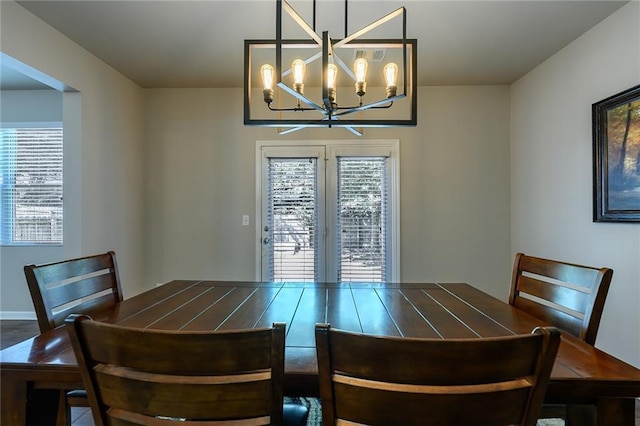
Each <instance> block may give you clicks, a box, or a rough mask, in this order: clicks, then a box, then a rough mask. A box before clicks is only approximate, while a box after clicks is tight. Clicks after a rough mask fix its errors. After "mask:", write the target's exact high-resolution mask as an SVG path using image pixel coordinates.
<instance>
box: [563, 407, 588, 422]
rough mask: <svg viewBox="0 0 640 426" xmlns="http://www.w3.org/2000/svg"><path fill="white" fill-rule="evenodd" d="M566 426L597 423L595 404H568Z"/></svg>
mask: <svg viewBox="0 0 640 426" xmlns="http://www.w3.org/2000/svg"><path fill="white" fill-rule="evenodd" d="M564 424H565V426H586V425H595V424H596V409H595V406H593V405H578V404H573V405H567V416H566V418H565V421H564Z"/></svg>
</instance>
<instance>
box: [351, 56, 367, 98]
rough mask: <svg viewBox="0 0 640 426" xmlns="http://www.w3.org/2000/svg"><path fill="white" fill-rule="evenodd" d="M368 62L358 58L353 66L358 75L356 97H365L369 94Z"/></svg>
mask: <svg viewBox="0 0 640 426" xmlns="http://www.w3.org/2000/svg"><path fill="white" fill-rule="evenodd" d="M368 65H369V64H368V63H367V60H366V59H364V58H358V59H356V61H355V62H354V64H353V71H354V72H355V74H356V95H358V96H364V94H365V93H366V92H367V82H366V80H367V68H368Z"/></svg>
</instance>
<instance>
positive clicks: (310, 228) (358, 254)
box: [256, 142, 398, 282]
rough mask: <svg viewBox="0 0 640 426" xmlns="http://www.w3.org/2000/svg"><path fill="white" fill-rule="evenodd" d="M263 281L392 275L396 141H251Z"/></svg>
mask: <svg viewBox="0 0 640 426" xmlns="http://www.w3.org/2000/svg"><path fill="white" fill-rule="evenodd" d="M256 154H257V156H256V164H257V165H258V171H257V174H256V176H257V177H258V182H257V186H256V187H257V188H258V196H257V201H258V202H257V203H256V204H257V206H258V210H259V211H258V212H257V214H256V218H258V220H257V224H256V225H257V233H258V234H259V235H258V248H257V251H256V254H257V258H258V259H259V263H260V265H259V266H258V268H257V271H258V273H257V275H258V279H260V280H262V281H361V282H381V281H391V280H397V279H398V276H397V268H396V265H397V263H398V259H397V257H398V256H397V243H396V240H397V238H396V236H397V233H398V224H397V206H398V199H397V180H398V179H397V157H398V153H397V144H393V143H391V145H390V143H386V144H381V143H378V144H375V143H374V144H373V145H371V144H369V145H357V146H349V145H346V144H344V143H342V144H340V143H335V142H326V143H323V144H317V145H315V144H312V143H309V142H307V143H304V144H302V143H301V144H299V145H295V146H292V145H288V146H282V145H276V144H274V143H268V142H264V143H260V142H259V143H258V147H257V150H256Z"/></svg>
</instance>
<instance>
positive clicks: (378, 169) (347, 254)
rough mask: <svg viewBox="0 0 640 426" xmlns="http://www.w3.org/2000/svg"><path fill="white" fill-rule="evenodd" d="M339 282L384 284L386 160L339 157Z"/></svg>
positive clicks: (386, 203)
mask: <svg viewBox="0 0 640 426" xmlns="http://www.w3.org/2000/svg"><path fill="white" fill-rule="evenodd" d="M337 162H338V164H337V167H338V176H337V179H338V200H337V212H336V213H337V218H338V220H337V223H336V225H337V229H336V240H337V243H338V244H337V253H336V255H337V256H338V259H339V260H338V280H339V281H351V282H365V281H366V282H382V281H387V227H388V226H387V217H388V213H387V212H388V202H387V199H388V191H389V189H388V179H387V158H386V157H338V159H337Z"/></svg>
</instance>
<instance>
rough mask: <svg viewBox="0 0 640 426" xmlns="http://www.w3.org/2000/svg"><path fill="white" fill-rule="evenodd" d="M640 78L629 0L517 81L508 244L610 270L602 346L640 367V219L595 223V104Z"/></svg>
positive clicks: (637, 7)
mask: <svg viewBox="0 0 640 426" xmlns="http://www.w3.org/2000/svg"><path fill="white" fill-rule="evenodd" d="M638 83H640V3H639V2H637V1H636V2H631V3H629V4H628V5H626V6H625V7H623V8H621V9H620V10H619V11H617V12H616V13H614V14H613V15H612V16H610V17H609V18H607V19H606V20H605V21H603V22H602V23H600V24H599V25H597V26H596V27H594V28H593V29H592V30H590V31H589V32H587V33H586V34H584V35H583V36H582V37H580V38H579V39H577V40H576V41H574V42H573V43H571V44H570V45H568V46H567V47H566V48H565V49H563V50H562V51H560V52H559V53H557V54H556V55H554V56H553V57H551V58H550V59H549V60H547V61H546V62H544V63H543V64H542V65H540V66H538V67H537V68H536V69H535V70H533V71H532V72H530V73H529V74H528V75H526V76H525V77H524V78H522V79H521V80H519V81H518V82H517V83H515V84H514V85H513V86H512V90H511V251H512V254H513V253H516V252H518V251H522V252H525V253H528V254H531V255H536V256H541V257H549V258H555V259H560V260H565V261H568V262H572V263H581V264H586V265H593V266H607V267H611V268H612V269H613V270H614V274H613V282H612V284H611V289H610V291H609V295H608V298H607V302H606V305H605V309H604V314H603V318H602V322H601V326H600V332H599V335H598V339H597V342H596V346H597V347H600V348H602V349H604V350H605V351H607V352H609V353H611V354H613V355H615V356H617V357H619V358H621V359H623V360H625V361H627V362H629V363H631V364H633V365H635V366H640V314H639V312H640V309H639V308H638V306H640V266H639V265H640V225H636V224H611V223H609V224H607V223H593V222H592V188H593V180H592V132H591V105H592V104H593V103H595V102H597V101H599V100H601V99H604V98H606V97H608V96H610V95H613V94H615V93H618V92H620V91H622V90H625V89H627V88H630V87H632V86H634V85H637V84H638Z"/></svg>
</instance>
